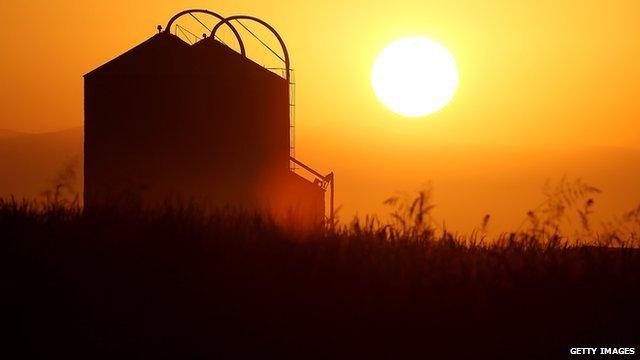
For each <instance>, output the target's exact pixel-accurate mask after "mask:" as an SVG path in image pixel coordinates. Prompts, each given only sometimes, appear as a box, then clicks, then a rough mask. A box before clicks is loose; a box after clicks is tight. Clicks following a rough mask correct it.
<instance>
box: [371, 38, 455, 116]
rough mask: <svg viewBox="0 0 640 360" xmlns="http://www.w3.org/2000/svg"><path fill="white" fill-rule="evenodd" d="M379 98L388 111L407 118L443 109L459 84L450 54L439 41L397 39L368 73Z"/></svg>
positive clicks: (453, 60) (383, 52)
mask: <svg viewBox="0 0 640 360" xmlns="http://www.w3.org/2000/svg"><path fill="white" fill-rule="evenodd" d="M371 83H372V85H373V89H374V91H375V94H376V96H377V97H378V99H379V100H380V101H381V102H382V103H383V104H384V105H385V106H386V107H387V108H389V109H390V110H391V111H393V112H395V113H397V114H400V115H403V116H408V117H419V116H425V115H429V114H431V113H433V112H436V111H438V110H440V109H441V108H443V107H444V106H445V105H447V103H449V101H451V99H452V98H453V95H454V94H455V91H456V88H457V87H458V70H457V68H456V62H455V59H454V58H453V55H451V53H450V52H449V50H448V49H447V48H446V47H444V46H443V45H441V44H440V43H438V42H435V41H433V40H430V39H427V38H423V37H411V38H404V39H401V40H397V41H395V42H393V43H391V44H389V45H387V47H386V48H384V50H383V51H382V52H381V53H380V55H379V56H378V58H377V59H376V61H375V63H374V64H373V70H372V72H371Z"/></svg>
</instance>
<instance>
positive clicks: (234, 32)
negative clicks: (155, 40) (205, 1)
mask: <svg viewBox="0 0 640 360" xmlns="http://www.w3.org/2000/svg"><path fill="white" fill-rule="evenodd" d="M193 13H201V14H207V15H211V16H213V17H215V18H217V19H218V20H220V21H219V22H218V23H217V24H216V26H215V27H214V28H213V29H214V31H215V30H217V28H218V27H220V24H227V26H229V29H231V31H232V32H233V34H234V35H235V37H236V39H237V40H238V45H239V46H240V53H241V54H242V55H243V56H247V54H246V52H245V49H244V43H243V42H242V36H240V33H239V32H238V30H236V28H235V27H234V26H233V25H232V24H231V22H229V21H226V19H225V17H224V16H222V15H220V14H217V13H215V12H213V11H211V10H207V9H189V10H183V11H180V12H179V13H177V14H175V15H174V16H173V17H172V18H171V19H169V22H168V23H167V27H166V28H165V29H164V31H165V32H166V33H167V34H169V33H170V31H171V25H173V23H174V22H175V21H176V20H178V18H180V17H182V16H184V15H187V14H193ZM214 31H212V32H211V34H212V36H215V33H214Z"/></svg>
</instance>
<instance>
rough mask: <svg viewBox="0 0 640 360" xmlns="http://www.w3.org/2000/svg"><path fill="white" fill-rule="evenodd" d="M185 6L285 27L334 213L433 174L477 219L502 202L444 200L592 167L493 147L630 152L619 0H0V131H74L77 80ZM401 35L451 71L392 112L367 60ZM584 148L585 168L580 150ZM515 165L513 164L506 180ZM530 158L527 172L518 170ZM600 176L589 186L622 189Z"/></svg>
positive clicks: (632, 83)
mask: <svg viewBox="0 0 640 360" xmlns="http://www.w3.org/2000/svg"><path fill="white" fill-rule="evenodd" d="M190 7H209V8H210V9H211V10H214V11H218V12H220V13H222V14H223V15H231V14H238V13H246V14H252V15H256V16H258V17H260V18H263V19H265V20H267V21H268V22H269V23H271V24H272V25H273V26H274V27H276V29H277V30H278V31H279V32H280V33H281V34H282V35H283V37H284V39H285V41H286V43H287V45H288V47H289V49H290V52H291V56H292V62H293V67H294V68H295V69H296V80H297V89H296V105H297V107H296V112H297V116H296V122H297V127H296V136H297V143H296V146H297V156H298V158H300V159H301V160H302V161H305V162H307V163H309V164H312V165H313V166H314V167H315V168H317V169H319V170H321V171H323V172H327V171H329V170H335V171H336V173H337V184H338V202H339V203H342V204H343V205H344V208H343V209H344V210H343V211H344V213H345V214H346V215H351V214H353V213H355V212H356V210H359V211H360V212H361V213H362V212H369V211H379V210H380V208H379V207H378V205H379V203H380V202H381V201H382V200H383V199H384V198H385V196H387V195H390V193H391V192H392V191H393V190H413V189H415V188H418V187H419V186H420V185H421V184H423V183H424V182H426V181H427V180H432V181H433V184H434V187H435V189H436V193H435V194H436V200H437V202H438V203H439V204H441V205H439V206H440V208H441V209H442V214H443V215H442V216H443V217H446V215H449V216H450V217H456V216H458V217H459V218H462V217H466V218H469V219H471V218H473V220H464V221H462V220H461V221H460V223H461V224H462V225H461V227H463V228H464V227H468V226H469V224H470V223H469V224H467V223H465V221H467V222H471V221H472V222H479V219H480V218H481V216H482V212H483V211H487V212H492V211H493V212H496V211H497V212H498V213H499V212H500V211H503V212H504V213H505V214H508V213H509V212H511V211H512V210H513V209H512V210H507V209H506V208H503V207H500V209H502V210H500V209H498V210H495V209H492V208H491V206H489V205H487V206H486V207H487V209H486V210H482V207H478V206H476V207H473V206H471V207H469V206H467V205H465V206H461V205H460V203H461V202H465V201H464V200H462V199H457V198H456V196H461V194H462V193H464V192H465V191H468V192H469V193H473V194H480V195H478V196H479V198H478V199H477V201H487V202H489V203H490V202H491V201H492V200H491V199H494V198H495V196H494V195H495V194H499V193H501V192H504V191H505V189H506V188H508V189H513V188H519V187H526V190H522V192H521V194H520V193H519V194H520V195H518V197H519V200H521V201H522V202H523V205H522V209H520V208H519V209H518V211H520V210H525V209H526V208H527V207H532V206H535V205H536V204H535V203H536V201H538V200H539V199H538V198H537V197H536V193H535V191H536V189H539V188H540V187H541V186H542V183H541V181H542V180H541V179H543V178H545V177H551V178H553V177H555V178H557V177H559V176H561V175H562V174H560V172H569V174H574V173H575V175H576V176H587V177H588V176H589V174H591V173H594V174H597V173H598V172H597V171H596V170H594V169H596V168H597V167H591V168H590V167H589V166H588V165H585V166H582V165H579V166H578V167H577V168H576V169H575V170H574V169H573V168H571V166H573V167H575V166H574V165H575V161H574V160H567V161H568V162H567V164H568V167H569V168H570V169H568V170H567V169H565V168H563V167H562V163H561V164H554V163H544V161H543V160H540V159H544V156H543V155H535V156H530V158H532V157H536V156H537V157H536V159H538V160H536V161H535V164H533V163H532V164H529V163H527V161H526V159H520V158H513V159H510V158H508V155H509V154H505V153H504V151H501V150H495V149H493V147H499V146H500V147H502V148H501V149H504V148H505V147H506V148H507V149H509V148H512V147H517V148H522V149H525V150H523V151H524V153H527V151H530V150H529V149H533V150H536V149H540V153H545V154H546V153H552V154H553V153H555V152H556V150H554V149H562V150H561V151H562V152H563V153H566V152H571V151H572V150H571V149H574V148H575V149H577V148H581V149H583V148H584V147H585V146H609V147H618V148H636V149H637V148H639V147H640V146H639V145H640V124H639V123H638V120H639V119H640V116H639V115H640V102H639V101H638V100H637V96H638V94H640V68H639V67H638V65H637V62H638V60H637V59H638V58H640V26H639V25H638V20H639V19H640V18H639V17H638V14H640V2H638V1H630V0H629V1H561V0H560V1H535V2H523V1H518V2H512V1H498V0H487V1H478V0H473V1H455V2H452V1H428V0H416V1H402V0H396V1H380V2H375V1H333V0H323V1H304V2H291V1H269V2H267V1H242V2H239V1H235V2H224V3H223V2H208V1H175V0H174V1H166V0H161V1H158V0H155V1H119V0H118V1H108V2H107V1H66V0H61V1H40V0H36V1H20V2H17V1H16V2H7V1H3V2H2V3H0V12H1V13H3V14H4V17H3V22H4V24H3V25H4V26H3V31H1V32H0V40H1V43H2V45H3V50H2V55H1V56H0V79H1V82H2V86H0V128H7V129H12V130H19V131H27V132H40V131H51V130H58V129H64V128H68V127H73V126H79V125H81V124H82V121H83V120H82V119H83V114H82V75H83V74H84V73H86V72H88V71H90V70H92V69H93V68H95V67H97V66H99V65H100V64H102V63H104V62H106V61H108V60H110V59H111V58H113V57H115V56H117V55H118V54H120V53H122V52H124V51H125V50H127V49H129V48H131V47H133V46H134V45H136V44H138V43H140V42H141V41H143V40H145V39H147V38H148V37H150V36H151V35H153V34H154V33H155V31H156V30H155V27H156V25H157V24H165V23H166V21H167V20H168V19H169V17H170V16H171V15H173V14H174V13H176V12H178V11H179V10H182V9H185V8H190ZM409 35H424V36H427V37H430V38H432V39H434V40H437V41H440V42H441V43H443V44H445V45H446V46H447V47H448V48H449V49H450V50H451V52H452V53H453V54H454V56H455V58H456V61H457V64H458V68H459V71H460V85H459V89H458V92H457V93H456V96H455V97H454V99H453V101H452V102H451V103H450V104H449V105H448V106H447V107H445V108H444V109H443V110H441V111H440V112H438V113H436V114H433V115H431V116H428V117H426V118H419V119H406V118H402V117H400V116H398V115H395V114H393V113H391V112H390V111H389V110H387V109H386V108H384V106H383V105H381V104H380V103H379V102H378V101H377V99H376V98H375V95H374V93H373V91H372V89H371V86H370V78H369V76H370V70H371V66H372V63H373V60H374V59H375V57H376V55H377V54H378V53H379V52H380V51H381V50H382V49H383V48H384V46H385V45H386V44H388V43H389V42H391V41H393V40H395V39H398V38H401V37H403V36H409ZM477 147H481V148H485V147H489V148H491V149H489V150H487V151H488V153H492V154H493V153H496V154H497V155H495V156H497V157H500V158H501V159H503V158H504V159H507V160H504V161H505V163H504V164H503V165H499V164H498V163H499V162H500V161H503V160H499V161H498V160H496V161H498V163H496V162H495V161H489V160H487V159H484V160H482V161H484V162H482V161H480V162H478V161H476V160H477V159H476V157H477V156H479V155H478V154H480V153H482V154H485V153H483V152H482V151H480V152H478V150H477ZM496 149H498V148H496ZM587 153H589V152H587ZM434 154H438V156H437V157H435V158H434V156H435V155H434ZM447 154H448V155H447ZM452 154H454V155H452ZM514 154H523V153H520V152H515V153H514ZM589 154H591V153H589ZM447 156H450V157H447ZM514 156H516V155H514ZM518 156H519V155H518ZM540 156H542V157H540ZM580 156H586V157H585V158H580V157H578V158H579V159H582V160H584V161H585V163H586V164H588V159H589V157H590V155H589V156H587V155H580ZM460 159H468V161H467V162H466V163H465V162H464V161H463V162H462V164H461V163H460V162H461V161H460ZM572 159H573V158H572ZM454 160H455V161H456V162H455V163H452V161H454ZM516 163H517V164H519V165H518V166H520V168H519V169H518V170H517V171H518V173H517V174H511V175H509V174H510V171H516V170H514V169H515V168H513V166H515V165H514V164H516ZM604 163H608V162H607V161H604V162H603V164H604ZM478 164H482V165H478ZM500 166H502V168H501V167H500ZM505 166H506V168H505ZM594 166H595V165H594ZM603 166H604V165H603ZM475 167H478V168H475ZM532 168H535V169H537V170H530V171H534V172H536V174H537V175H536V176H533V175H532V176H527V171H529V170H528V169H532ZM545 169H546V170H545ZM579 169H583V170H579ZM545 171H549V172H554V173H549V174H546V173H545ZM581 171H582V172H584V174H583V173H580V172H581ZM607 171H613V170H607ZM503 172H505V173H506V175H505V174H502V173H503ZM492 174H493V175H492ZM500 174H502V175H500ZM634 174H635V173H633V171H631V174H630V175H629V176H635V175H634ZM516 175H518V176H520V177H522V180H518V179H520V178H519V177H518V176H516ZM592 178H593V179H595V180H596V181H599V180H598V176H593V177H592ZM478 179H486V181H488V182H489V183H490V184H489V183H487V184H485V185H486V186H484V187H481V188H478V187H479V186H480V185H478V184H483V181H485V180H478ZM510 179H511V180H510ZM603 179H604V180H602V182H604V184H595V185H599V186H601V187H603V188H605V190H606V188H607V186H609V187H619V186H621V185H620V184H618V183H615V182H611V181H608V180H610V177H606V176H605V177H603ZM634 179H636V178H634ZM637 179H640V176H638V178H637ZM587 180H589V179H587ZM534 182H535V183H536V184H538V185H534V184H533V183H534ZM453 184H459V185H453ZM500 184H502V185H500ZM509 184H510V185H509ZM456 186H458V187H456ZM439 188H440V189H441V192H440V196H439V195H438V189H439ZM448 188H449V190H447V189H448ZM494 188H495V189H494ZM508 189H507V190H508ZM462 190H464V191H462ZM625 191H626V190H625ZM527 194H528V195H527ZM445 195H446V196H445ZM627 195H629V196H626V197H627V198H629V197H631V198H633V196H635V195H636V193H634V194H627ZM631 195H633V196H631ZM438 196H439V197H438ZM619 197H620V199H624V198H625V196H624V193H621V194H620V196H619ZM511 200H512V199H511ZM495 201H496V202H500V201H498V200H495ZM505 201H506V202H507V203H508V201H507V200H505ZM620 201H622V200H611V204H610V206H611V207H612V208H613V207H614V206H618V205H619V206H620V207H624V206H628V205H629V204H630V203H631V201H640V193H638V194H637V198H635V199H633V200H628V201H629V203H625V202H624V201H623V203H620ZM444 204H448V205H444ZM447 209H448V210H447ZM505 216H506V215H505ZM476 218H477V219H478V220H477V221H476Z"/></svg>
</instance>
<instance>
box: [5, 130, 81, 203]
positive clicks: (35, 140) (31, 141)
mask: <svg viewBox="0 0 640 360" xmlns="http://www.w3.org/2000/svg"><path fill="white" fill-rule="evenodd" d="M73 158H76V159H78V162H79V163H78V167H79V168H78V170H79V171H78V173H81V171H80V170H81V169H80V166H81V163H80V161H81V159H82V128H81V127H75V128H71V129H66V130H62V131H56V132H47V133H40V134H27V133H19V132H15V131H7V130H3V131H0V196H3V197H6V196H9V195H15V196H17V197H28V198H34V197H38V196H39V195H40V194H41V192H42V191H43V190H46V189H47V188H49V187H50V182H51V180H52V179H53V177H54V176H55V175H56V173H57V172H59V171H60V169H61V168H62V167H63V166H64V164H65V163H67V162H69V161H70V160H72V159H73ZM78 180H81V179H78ZM80 184H81V182H80V181H78V186H80ZM78 190H79V188H78Z"/></svg>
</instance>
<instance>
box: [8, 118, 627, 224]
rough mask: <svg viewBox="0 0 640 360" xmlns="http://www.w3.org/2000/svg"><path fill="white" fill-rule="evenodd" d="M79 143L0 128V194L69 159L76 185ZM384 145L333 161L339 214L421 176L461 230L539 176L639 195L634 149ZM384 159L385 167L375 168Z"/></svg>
mask: <svg viewBox="0 0 640 360" xmlns="http://www.w3.org/2000/svg"><path fill="white" fill-rule="evenodd" d="M82 147H83V128H82V127H74V128H71V129H66V130H62V131H56V132H48V133H40V134H29V133H20V132H16V131H10V130H0V196H1V197H7V196H10V195H14V196H16V197H18V198H22V197H27V198H38V197H40V196H41V194H42V192H43V191H44V190H47V189H50V188H51V186H52V179H53V178H54V177H55V176H56V174H57V173H59V172H60V171H61V169H62V168H63V167H64V166H65V164H68V163H69V162H70V161H76V163H77V175H78V177H77V179H76V180H77V183H76V185H77V186H76V187H77V191H78V192H80V193H81V190H82V165H83V164H82V160H83V159H82V151H83V149H82ZM383 150H384V149H378V150H375V149H370V150H369V151H370V154H369V155H370V157H371V159H372V163H371V164H368V165H367V164H364V165H366V166H368V167H366V168H363V167H362V166H361V167H359V168H352V167H349V166H346V165H348V164H338V165H341V166H343V167H342V168H340V167H337V168H336V176H337V177H338V178H339V179H340V184H341V187H340V188H339V191H338V192H337V193H336V200H337V203H338V204H340V205H344V206H343V210H342V213H341V214H340V215H341V216H342V220H348V219H350V217H351V216H352V215H354V214H355V213H358V214H360V215H363V214H367V213H373V212H376V213H378V214H386V212H387V210H388V209H387V208H386V207H384V206H383V205H382V201H383V200H384V199H386V198H388V197H389V196H391V195H393V194H394V192H396V191H398V190H400V191H410V190H412V189H414V188H416V187H419V186H420V185H421V184H424V183H425V182H426V181H428V180H432V183H433V186H434V194H435V199H434V200H435V203H436V205H437V206H436V209H435V210H436V216H437V217H438V219H444V220H446V221H447V224H448V225H451V227H452V228H455V229H460V230H461V231H465V230H469V229H471V228H473V226H475V225H477V224H478V223H479V222H480V220H481V219H482V216H483V215H484V214H487V213H490V214H491V215H492V218H491V219H492V220H491V224H492V225H493V226H494V229H500V230H508V228H509V227H511V226H517V224H519V223H520V222H521V221H522V219H523V218H524V216H525V214H526V211H527V210H530V208H532V207H535V206H536V205H537V204H538V203H539V202H540V201H541V199H542V188H543V185H544V182H545V180H546V179H551V180H558V179H559V178H561V177H562V176H563V175H566V176H567V177H568V178H569V179H575V178H577V177H582V178H583V179H584V180H585V181H586V182H587V183H589V184H590V185H594V186H596V187H599V188H601V189H602V190H603V191H604V193H603V194H602V196H600V197H598V199H596V211H597V212H599V213H603V215H605V217H607V216H609V214H611V213H614V212H615V213H620V212H622V211H625V210H629V209H630V208H631V207H632V206H637V205H638V203H640V185H639V184H640V168H639V167H638V165H637V164H640V150H639V149H634V148H618V147H593V146H592V147H576V148H565V149H563V150H561V149H551V148H546V149H534V148H514V147H505V146H471V145H458V146H453V145H447V146H445V145H433V144H432V145H428V146H427V147H426V148H424V149H422V150H421V151H422V159H421V161H420V163H421V164H423V165H421V166H415V165H414V164H413V163H409V162H398V161H397V156H398V155H402V154H396V153H391V152H389V151H386V150H384V151H383ZM357 151H358V150H354V152H357ZM396 152H402V150H401V149H397V150H396ZM355 155H356V156H360V155H361V154H355ZM383 165H384V166H386V168H388V169H389V171H387V172H385V173H380V172H378V171H377V169H378V168H379V167H380V166H383ZM345 166H346V167H345ZM514 224H515V225H514Z"/></svg>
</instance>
